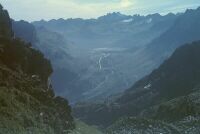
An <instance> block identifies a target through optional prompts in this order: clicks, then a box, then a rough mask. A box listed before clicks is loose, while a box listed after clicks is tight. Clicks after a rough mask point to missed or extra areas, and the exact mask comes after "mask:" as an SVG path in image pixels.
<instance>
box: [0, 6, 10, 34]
mask: <svg viewBox="0 0 200 134" xmlns="http://www.w3.org/2000/svg"><path fill="white" fill-rule="evenodd" d="M0 26H1V27H0V36H6V37H12V36H13V32H12V23H11V20H10V17H9V14H8V11H7V10H4V9H3V7H2V5H0Z"/></svg>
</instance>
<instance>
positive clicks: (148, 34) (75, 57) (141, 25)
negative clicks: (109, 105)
mask: <svg viewBox="0 0 200 134" xmlns="http://www.w3.org/2000/svg"><path fill="white" fill-rule="evenodd" d="M177 17H178V15H174V14H168V15H165V16H161V15H159V14H152V15H148V16H140V15H134V16H127V15H122V14H120V13H110V14H107V15H105V16H102V17H99V18H98V19H87V20H84V19H67V20H64V19H58V20H50V21H44V20H42V21H38V22H33V23H32V24H33V25H35V27H36V30H37V33H38V37H39V40H40V42H41V43H40V44H39V45H38V46H39V47H40V50H45V51H46V52H45V54H46V56H47V57H49V55H51V54H52V53H51V52H50V50H53V52H54V53H59V54H60V55H61V54H62V53H63V51H65V53H67V54H69V55H70V56H71V57H72V59H71V60H70V61H71V62H66V60H62V62H57V61H61V60H60V58H59V57H58V58H56V56H55V58H50V59H51V60H52V63H56V64H53V66H54V67H55V66H62V67H61V68H60V69H59V71H58V73H55V76H56V77H57V76H59V75H60V76H61V77H63V76H64V75H69V76H72V74H76V75H75V77H73V81H72V82H70V83H68V82H65V81H64V80H61V81H62V82H63V83H65V85H64V84H62V90H59V94H61V95H64V96H65V97H67V98H70V101H71V102H73V103H75V102H77V101H90V100H104V99H105V97H107V96H109V95H111V94H115V93H119V92H122V91H124V89H127V88H129V87H130V86H131V85H132V84H133V83H134V82H135V81H137V80H138V79H140V78H141V77H143V76H144V75H146V74H147V73H149V72H150V71H151V70H152V69H153V68H154V67H155V63H152V62H151V60H149V57H146V55H143V53H142V54H141V53H140V52H141V49H143V48H144V47H145V46H146V45H147V44H149V43H150V42H151V41H152V40H153V39H155V38H157V37H159V36H160V34H162V33H163V32H165V31H166V30H168V29H169V27H171V26H172V25H173V23H174V21H175V20H176V18H177ZM48 32H49V33H48ZM52 33H54V34H56V35H60V36H61V37H62V39H60V38H58V39H56V38H53V37H51V39H50V38H47V37H49V36H52ZM45 34H46V35H45ZM61 41H64V42H62V44H63V45H60V42H61ZM46 42H48V43H46ZM50 43H51V44H54V45H52V46H50V45H49V44H50ZM47 44H48V45H47ZM58 45H59V46H64V45H65V46H67V47H68V49H65V47H64V48H63V47H62V48H63V49H62V50H61V49H60V48H59V47H58ZM64 57H65V58H66V59H67V58H68V57H67V56H64ZM62 58H63V57H62ZM138 58H139V59H140V61H138ZM68 61H69V60H68ZM65 70H70V72H66V71H65ZM55 72H56V70H55ZM60 72H61V73H60ZM61 77H60V78H61ZM54 78H55V77H54ZM63 78H65V79H67V77H63ZM54 80H55V81H58V79H54ZM59 81H60V79H59ZM56 83H59V82H56ZM56 85H61V83H59V84H56ZM56 88H58V86H56Z"/></svg>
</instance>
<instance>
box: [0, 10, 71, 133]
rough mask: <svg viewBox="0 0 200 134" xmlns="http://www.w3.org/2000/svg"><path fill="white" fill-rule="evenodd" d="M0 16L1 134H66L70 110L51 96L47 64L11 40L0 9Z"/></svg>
mask: <svg viewBox="0 0 200 134" xmlns="http://www.w3.org/2000/svg"><path fill="white" fill-rule="evenodd" d="M0 15H1V16H0V23H1V25H0V30H1V31H0V35H1V36H0V133H6V134H27V133H37V134H45V133H48V134H63V133H68V132H69V131H70V130H71V129H73V128H74V121H73V118H72V116H71V108H70V106H69V104H68V101H67V100H65V99H63V98H61V97H57V96H55V95H54V91H53V89H52V86H51V84H50V83H49V81H48V79H49V77H50V75H51V73H52V71H53V70H52V67H51V63H50V61H49V60H47V59H45V58H44V55H43V54H42V53H41V52H39V51H37V50H34V49H32V47H31V44H28V43H25V42H24V41H22V40H21V39H19V38H18V39H16V38H15V37H14V36H13V34H12V33H13V32H12V26H11V21H10V18H9V15H8V13H7V11H5V10H3V8H2V7H1V10H0Z"/></svg>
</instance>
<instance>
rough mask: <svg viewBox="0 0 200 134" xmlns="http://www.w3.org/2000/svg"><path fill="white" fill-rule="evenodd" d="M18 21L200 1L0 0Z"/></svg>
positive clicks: (174, 8) (170, 8)
mask: <svg viewBox="0 0 200 134" xmlns="http://www.w3.org/2000/svg"><path fill="white" fill-rule="evenodd" d="M0 3H1V4H2V5H3V6H4V8H6V9H8V10H9V13H10V16H11V17H12V18H13V19H15V20H20V19H24V20H27V21H34V20H41V19H46V20H49V19H53V18H55V19H57V18H77V17H80V18H96V17H98V16H101V15H105V14H107V13H108V12H121V13H123V14H130V15H133V14H150V13H156V12H158V13H161V14H166V13H168V12H182V11H184V10H185V9H187V8H196V7H198V6H200V0H0Z"/></svg>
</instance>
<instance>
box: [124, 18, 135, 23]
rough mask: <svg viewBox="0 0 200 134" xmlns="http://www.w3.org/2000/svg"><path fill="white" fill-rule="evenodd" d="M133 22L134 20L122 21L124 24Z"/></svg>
mask: <svg viewBox="0 0 200 134" xmlns="http://www.w3.org/2000/svg"><path fill="white" fill-rule="evenodd" d="M132 21H133V19H126V20H122V22H124V23H129V22H132Z"/></svg>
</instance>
